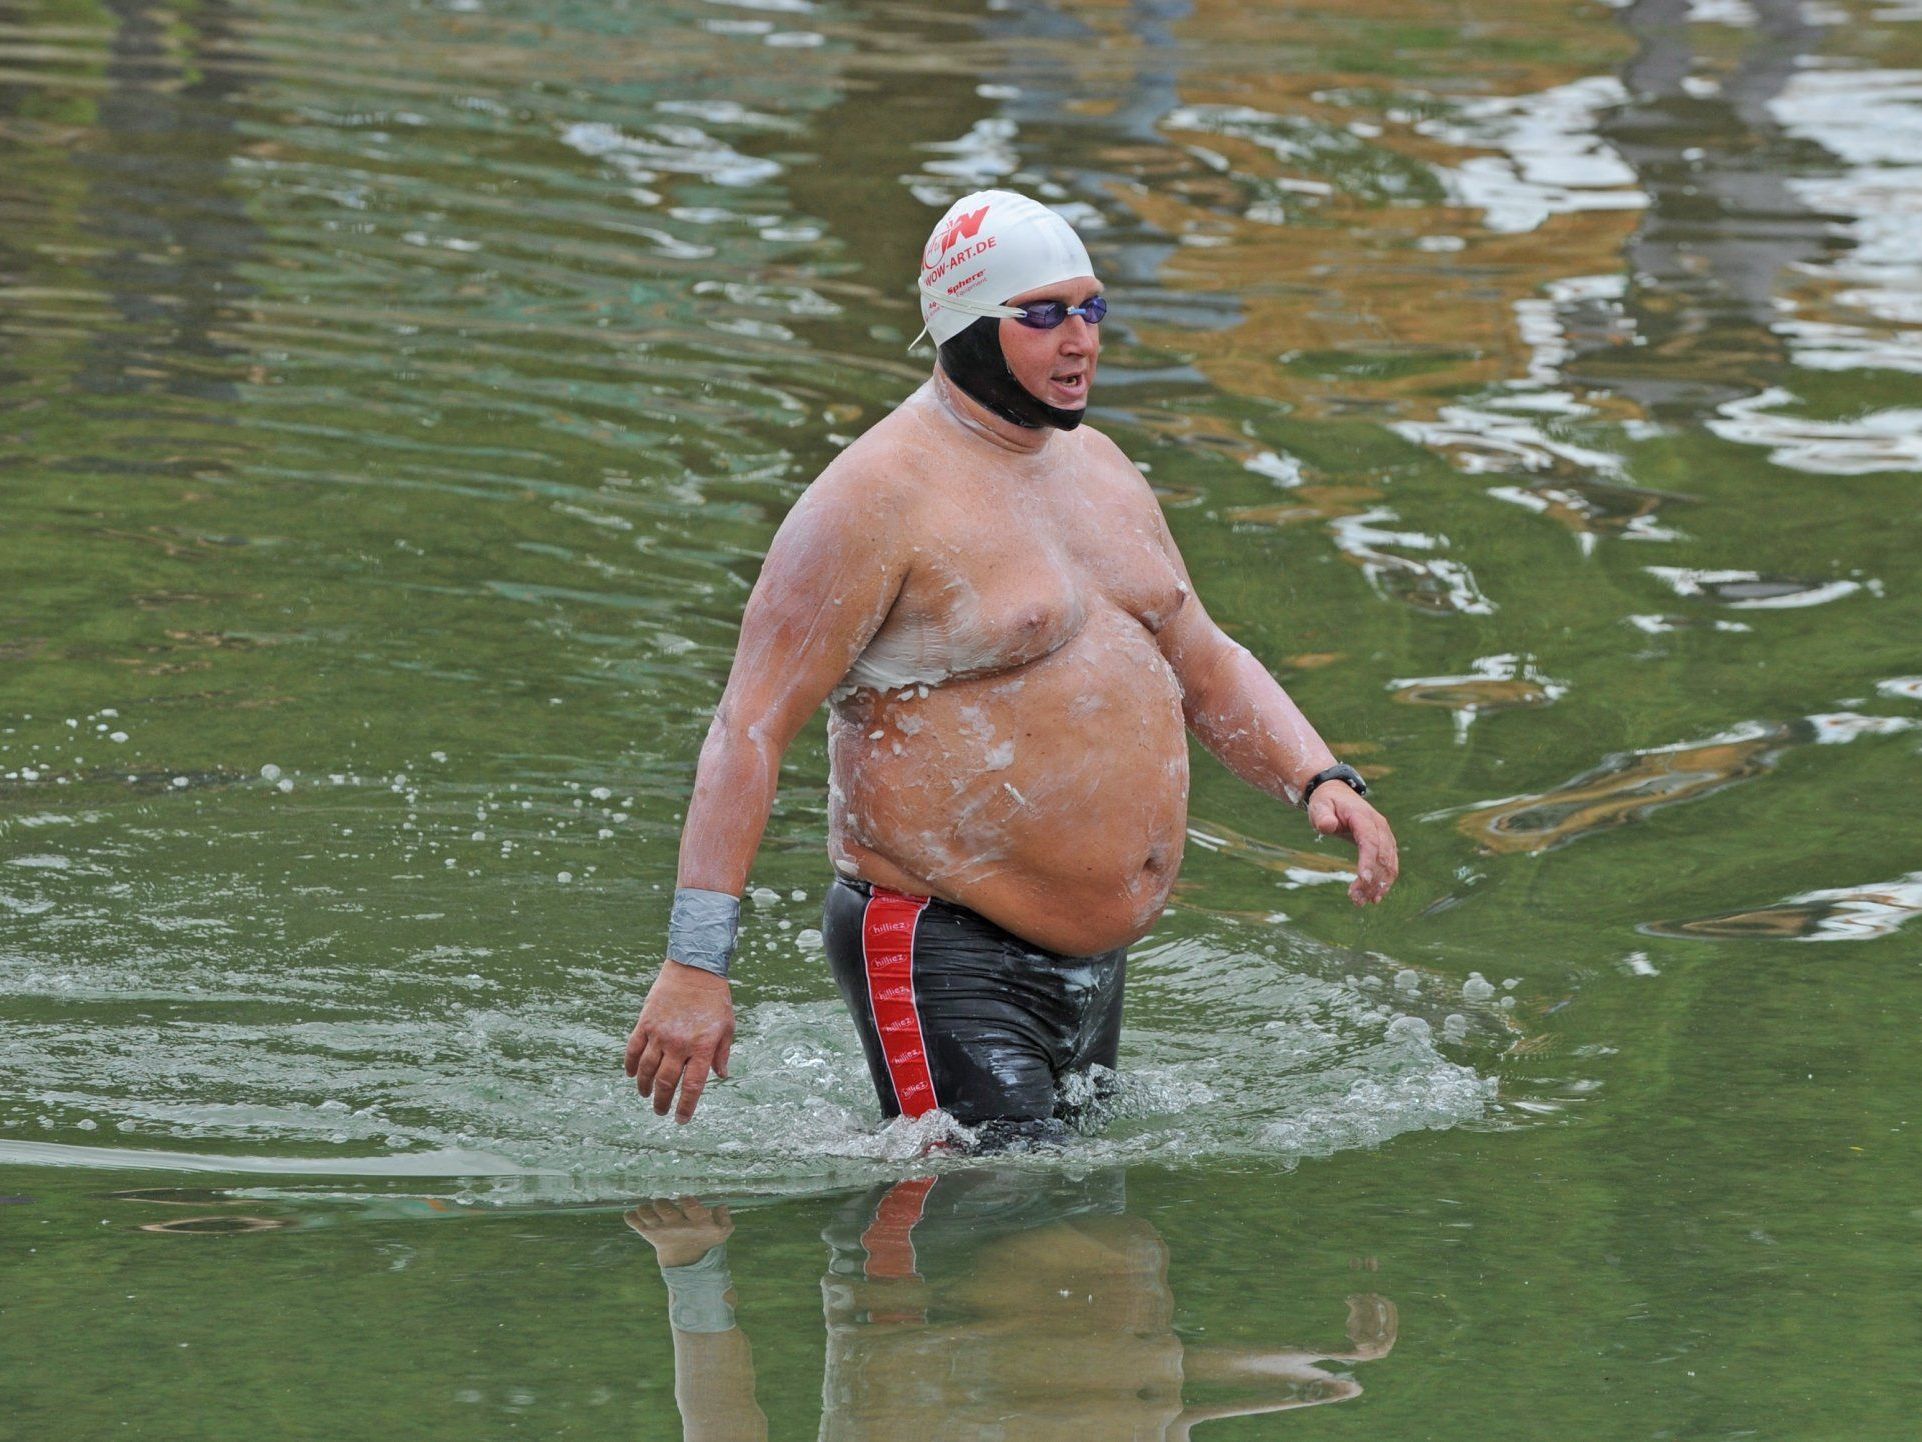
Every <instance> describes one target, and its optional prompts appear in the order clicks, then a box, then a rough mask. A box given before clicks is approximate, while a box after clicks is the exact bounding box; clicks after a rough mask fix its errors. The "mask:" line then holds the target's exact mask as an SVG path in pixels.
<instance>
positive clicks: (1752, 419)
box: [1707, 12, 1922, 476]
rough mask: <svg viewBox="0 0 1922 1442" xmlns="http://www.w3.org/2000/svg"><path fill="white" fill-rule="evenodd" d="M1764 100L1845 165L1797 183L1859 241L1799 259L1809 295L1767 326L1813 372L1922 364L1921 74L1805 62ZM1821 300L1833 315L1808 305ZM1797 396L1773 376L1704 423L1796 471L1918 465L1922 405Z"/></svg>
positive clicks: (1814, 205) (1904, 16) (1852, 471)
mask: <svg viewBox="0 0 1922 1442" xmlns="http://www.w3.org/2000/svg"><path fill="white" fill-rule="evenodd" d="M1882 18H1885V19H1892V20H1914V19H1922V14H1916V13H1906V12H1905V13H1895V14H1887V15H1884V16H1883V17H1882ZM1769 108H1770V111H1771V112H1772V113H1773V115H1774V116H1775V117H1776V119H1777V120H1778V121H1779V122H1780V123H1781V124H1782V126H1783V128H1784V129H1785V130H1786V131H1787V132H1788V133H1789V134H1791V135H1794V136H1796V137H1797V138H1799V139H1802V140H1807V141H1813V142H1814V143H1816V144H1817V145H1820V146H1821V147H1822V148H1823V149H1824V150H1826V151H1828V152H1829V153H1830V154H1831V155H1833V156H1834V157H1835V158H1836V160H1837V161H1838V162H1840V163H1841V164H1842V166H1843V167H1844V169H1843V172H1842V173H1841V174H1839V175H1828V176H1805V177H1793V178H1791V179H1790V180H1789V182H1788V184H1789V188H1790V189H1791V190H1792V191H1793V192H1794V193H1795V194H1796V195H1798V196H1799V197H1800V198H1801V199H1802V200H1803V201H1804V202H1805V203H1806V204H1807V205H1808V206H1809V207H1810V209H1812V210H1814V211H1818V212H1820V213H1824V214H1829V215H1835V216H1839V217H1842V218H1843V219H1842V224H1841V226H1840V232H1841V233H1842V234H1843V235H1845V236H1847V237H1848V239H1849V240H1850V241H1852V242H1853V244H1852V246H1851V248H1850V249H1849V250H1847V251H1846V252H1844V253H1843V254H1842V255H1840V256H1839V257H1838V258H1837V259H1835V260H1834V261H1831V262H1828V263H1826V264H1808V265H1805V266H1803V267H1802V270H1803V271H1804V273H1805V274H1806V275H1807V276H1808V278H1809V279H1810V280H1811V281H1812V282H1814V285H1813V287H1812V289H1813V291H1814V293H1813V294H1811V295H1805V296H1803V297H1800V298H1798V299H1796V300H1787V299H1784V300H1781V301H1779V302H1778V304H1779V305H1780V306H1781V308H1782V309H1783V310H1784V311H1787V312H1789V314H1786V315H1784V317H1783V318H1782V319H1780V320H1778V321H1776V322H1774V323H1773V326H1772V329H1774V331H1775V332H1776V333H1777V334H1778V335H1780V336H1782V337H1783V338H1784V339H1785V340H1786V341H1787V342H1788V344H1789V347H1790V352H1791V355H1792V357H1793V359H1794V361H1795V363H1796V364H1797V365H1800V366H1803V367H1806V368H1807V369H1810V370H1822V371H1848V370H1884V371H1903V372H1908V373H1910V374H1922V166H1918V165H1917V164H1916V157H1917V155H1918V154H1922V72H1918V71H1913V70H1849V69H1834V70H1805V71H1803V72H1801V73H1800V74H1797V75H1796V76H1794V77H1793V79H1791V81H1790V82H1789V84H1788V86H1787V87H1786V88H1785V89H1784V91H1783V93H1782V94H1781V95H1779V96H1776V97H1775V98H1774V99H1772V100H1771V101H1770V102H1769ZM1817 306H1820V307H1823V308H1825V309H1828V310H1831V311H1832V312H1834V314H1832V315H1809V314H1806V313H1799V312H1806V311H1808V310H1810V309H1814V308H1815V307H1817ZM1865 322H1866V323H1865ZM1796 401H1797V397H1796V396H1795V395H1794V394H1793V393H1791V392H1790V391H1788V390H1787V389H1785V388H1782V387H1779V386H1771V387H1768V388H1767V389H1765V390H1764V391H1762V392H1761V393H1760V394H1758V395H1755V396H1752V397H1747V398H1744V399H1741V400H1736V401H1732V402H1728V403H1726V404H1724V405H1723V406H1721V407H1720V408H1719V412H1720V413H1719V416H1718V417H1717V418H1716V419H1714V420H1711V421H1709V422H1708V423H1707V424H1708V427H1709V429H1710V430H1712V431H1713V432H1714V433H1715V434H1716V435H1718V436H1721V437H1722V438H1723V439H1725V440H1729V441H1735V442H1738V443H1741V444H1746V445H1753V446H1763V447H1767V448H1768V449H1769V459H1770V460H1771V461H1772V462H1773V463H1774V464H1776V465H1779V466H1783V467H1786V468H1788V469H1791V470H1798V471H1804V472H1808V473H1812V474H1816V475H1835V476H1852V475H1866V474H1870V473H1873V472H1879V471H1894V470H1913V469H1916V468H1918V467H1922V409H1916V408H1911V407H1894V408H1888V409H1883V410H1877V411H1869V412H1868V413H1866V414H1863V415H1860V416H1854V417H1848V418H1844V419H1835V420H1827V419H1820V418H1812V417H1804V416H1796V415H1791V414H1785V413H1784V412H1785V411H1787V410H1788V409H1789V408H1791V407H1793V406H1794V405H1795V404H1796Z"/></svg>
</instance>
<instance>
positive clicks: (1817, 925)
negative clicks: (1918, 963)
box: [1642, 871, 1922, 941]
mask: <svg viewBox="0 0 1922 1442" xmlns="http://www.w3.org/2000/svg"><path fill="white" fill-rule="evenodd" d="M1916 916H1922V871H1912V872H1910V873H1909V874H1908V875H1907V876H1904V877H1901V878H1900V879H1898V880H1895V881H1881V882H1872V883H1870V884H1869V885H1867V886H1836V887H1829V888H1827V889H1825V890H1822V891H1805V892H1803V893H1801V894H1800V895H1799V896H1791V897H1789V898H1787V899H1786V900H1784V901H1778V902H1777V903H1775V905H1773V906H1763V907H1757V908H1754V909H1752V910H1747V911H1724V912H1719V913H1717V914H1716V915H1714V916H1704V917H1698V918H1696V919H1695V920H1692V921H1656V922H1650V923H1649V924H1647V925H1646V926H1644V927H1643V928H1642V930H1643V931H1646V932H1649V933H1651V934H1652V935H1656V936H1681V937H1713V938H1718V939H1719V938H1723V937H1737V938H1744V939H1746V938H1752V937H1763V938H1775V939H1778V940H1782V941H1868V940H1871V939H1873V938H1875V937H1878V936H1889V935H1892V934H1893V933H1894V932H1895V931H1896V930H1897V929H1898V928H1900V927H1901V926H1902V925H1903V924H1904V923H1906V922H1908V921H1910V920H1911V919H1913V918H1914V917H1916Z"/></svg>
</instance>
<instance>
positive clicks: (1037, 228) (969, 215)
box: [915, 190, 1094, 345]
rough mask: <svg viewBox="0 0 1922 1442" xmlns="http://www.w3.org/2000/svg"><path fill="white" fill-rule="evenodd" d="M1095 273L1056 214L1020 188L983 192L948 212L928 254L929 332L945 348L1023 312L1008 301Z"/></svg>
mask: <svg viewBox="0 0 1922 1442" xmlns="http://www.w3.org/2000/svg"><path fill="white" fill-rule="evenodd" d="M1093 274H1094V265H1093V263H1092V262H1090V261H1089V259H1088V250H1087V247H1086V246H1084V245H1082V243H1081V237H1080V236H1078V235H1076V234H1075V233H1074V227H1073V226H1071V225H1069V224H1068V222H1067V221H1065V220H1063V219H1062V218H1061V217H1060V216H1059V215H1057V214H1055V212H1054V211H1052V210H1050V209H1048V207H1047V206H1045V205H1043V204H1042V203H1041V202H1040V201H1038V200H1030V199H1028V197H1027V196H1025V195H1017V194H1016V193H1015V192H1014V191H1012V190H977V191H975V192H974V194H972V195H964V196H962V197H961V198H960V199H959V200H957V201H955V203H954V204H953V205H951V206H949V207H948V213H947V214H946V215H944V216H942V217H941V219H940V221H939V222H938V223H937V224H936V225H935V227H934V230H933V232H932V233H931V234H930V235H929V236H928V243H927V245H926V247H925V248H923V250H922V252H921V319H922V320H923V321H925V322H926V323H927V327H926V330H925V331H924V334H927V335H931V336H933V337H934V343H935V344H936V345H944V344H946V343H947V342H948V341H949V340H951V339H953V338H954V337H955V336H957V335H959V334H960V333H961V332H962V331H964V330H966V329H967V328H968V327H969V326H970V325H972V324H974V322H975V320H976V319H977V318H978V317H980V316H984V315H993V316H1012V315H1017V314H1019V312H1018V311H1017V310H1016V309H1015V308H1014V307H1012V306H1007V305H1003V304H1001V302H1002V301H1005V300H1006V299H1007V298H1008V297H1009V296H1011V295H1020V294H1021V293H1022V292H1023V291H1029V290H1037V289H1039V288H1040V287H1042V286H1044V285H1055V284H1057V283H1059V282H1061V281H1064V280H1073V279H1074V278H1075V277H1076V276H1080V275H1093ZM915 339H916V340H917V341H918V340H919V339H920V336H916V337H915Z"/></svg>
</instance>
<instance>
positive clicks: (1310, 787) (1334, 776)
mask: <svg viewBox="0 0 1922 1442" xmlns="http://www.w3.org/2000/svg"><path fill="white" fill-rule="evenodd" d="M1324 781H1345V782H1347V783H1348V784H1349V785H1350V786H1352V787H1354V788H1355V795H1357V796H1366V795H1367V794H1368V783H1367V782H1366V781H1363V780H1362V779H1361V772H1359V771H1357V770H1356V769H1355V768H1354V767H1352V766H1344V765H1341V764H1340V763H1337V764H1335V765H1333V766H1330V767H1329V768H1328V769H1327V770H1326V771H1317V772H1316V773H1315V774H1314V775H1313V776H1310V777H1309V778H1308V784H1307V785H1306V786H1304V787H1302V788H1301V809H1302V810H1303V811H1306V810H1307V809H1308V798H1309V797H1311V796H1313V795H1314V794H1315V788H1316V787H1317V786H1319V785H1321V783H1322V782H1324Z"/></svg>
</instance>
